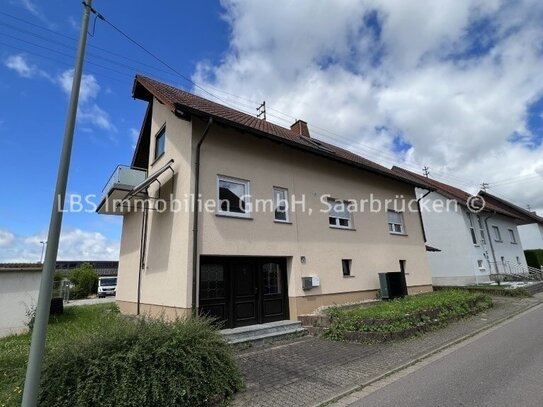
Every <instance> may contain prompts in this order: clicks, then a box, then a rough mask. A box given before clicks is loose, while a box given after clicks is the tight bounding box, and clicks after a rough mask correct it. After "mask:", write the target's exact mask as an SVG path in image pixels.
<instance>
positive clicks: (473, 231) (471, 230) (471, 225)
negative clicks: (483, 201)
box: [468, 213, 477, 244]
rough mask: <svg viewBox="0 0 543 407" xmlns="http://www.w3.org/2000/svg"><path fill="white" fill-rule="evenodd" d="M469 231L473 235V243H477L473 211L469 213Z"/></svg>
mask: <svg viewBox="0 0 543 407" xmlns="http://www.w3.org/2000/svg"><path fill="white" fill-rule="evenodd" d="M468 222H469V233H470V235H471V241H472V242H473V244H477V235H476V234H475V226H474V224H473V217H472V216H471V213H468Z"/></svg>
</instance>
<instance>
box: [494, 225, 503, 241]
mask: <svg viewBox="0 0 543 407" xmlns="http://www.w3.org/2000/svg"><path fill="white" fill-rule="evenodd" d="M492 230H493V231H494V240H495V241H496V242H503V240H502V234H501V232H500V228H499V226H496V225H492Z"/></svg>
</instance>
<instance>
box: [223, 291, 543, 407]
mask: <svg viewBox="0 0 543 407" xmlns="http://www.w3.org/2000/svg"><path fill="white" fill-rule="evenodd" d="M540 301H543V295H536V296H535V297H533V298H523V299H513V298H494V307H493V308H492V309H490V310H488V311H486V312H484V313H481V314H478V315H476V316H474V317H471V318H468V319H464V320H461V321H458V322H455V323H452V324H450V325H448V326H447V327H445V328H443V329H439V330H436V331H433V332H430V333H427V334H425V335H422V336H419V337H415V338H411V339H406V340H403V341H398V342H392V343H386V344H372V345H366V344H358V343H347V342H332V341H328V340H324V339H320V338H313V337H305V338H301V339H296V340H293V341H290V342H287V343H278V344H272V345H268V346H265V347H261V348H256V349H247V350H244V351H240V352H239V353H238V354H237V360H238V364H239V366H240V369H241V371H242V373H243V375H244V377H245V383H246V389H245V391H243V392H242V393H240V394H238V395H237V396H236V398H235V399H234V401H233V405H234V406H270V407H273V406H280V407H287V406H312V405H317V404H319V403H320V402H322V401H324V400H327V399H329V398H331V397H334V396H337V395H340V394H342V393H343V392H345V391H347V390H348V389H350V388H352V387H354V386H357V385H361V384H363V383H365V382H367V381H369V380H371V379H373V378H376V377H378V376H380V375H382V374H384V373H386V372H388V371H390V370H391V369H394V368H396V367H399V366H401V365H403V364H405V363H408V362H410V361H412V360H415V359H417V358H419V357H421V356H423V355H425V354H427V353H428V352H432V351H434V350H436V349H438V348H440V347H442V346H444V345H446V344H448V343H450V342H451V341H454V340H456V339H459V338H461V337H463V336H465V335H467V334H470V333H472V332H474V331H476V330H478V329H480V328H484V327H485V326H489V325H492V324H493V323H494V322H496V321H498V320H500V319H502V318H504V317H507V316H510V315H513V314H515V313H517V312H519V311H521V310H522V309H524V308H526V307H528V306H530V305H535V304H537V303H539V302H540Z"/></svg>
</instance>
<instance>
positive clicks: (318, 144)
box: [300, 136, 335, 154]
mask: <svg viewBox="0 0 543 407" xmlns="http://www.w3.org/2000/svg"><path fill="white" fill-rule="evenodd" d="M300 137H301V138H302V139H303V140H304V141H305V142H306V143H308V144H311V145H312V146H314V147H317V148H318V149H319V150H322V151H326V152H327V153H330V154H335V151H333V150H330V149H329V148H328V147H326V146H325V145H324V144H322V143H321V142H320V141H319V140H315V139H313V138H310V137H305V136H300Z"/></svg>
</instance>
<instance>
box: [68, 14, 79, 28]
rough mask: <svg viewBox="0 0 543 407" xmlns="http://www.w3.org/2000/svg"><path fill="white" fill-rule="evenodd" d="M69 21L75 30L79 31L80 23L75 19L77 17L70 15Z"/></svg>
mask: <svg viewBox="0 0 543 407" xmlns="http://www.w3.org/2000/svg"><path fill="white" fill-rule="evenodd" d="M68 23H69V24H70V27H72V29H73V30H74V31H79V29H80V26H79V23H78V22H77V21H76V20H75V18H73V17H72V16H70V17H68Z"/></svg>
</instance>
